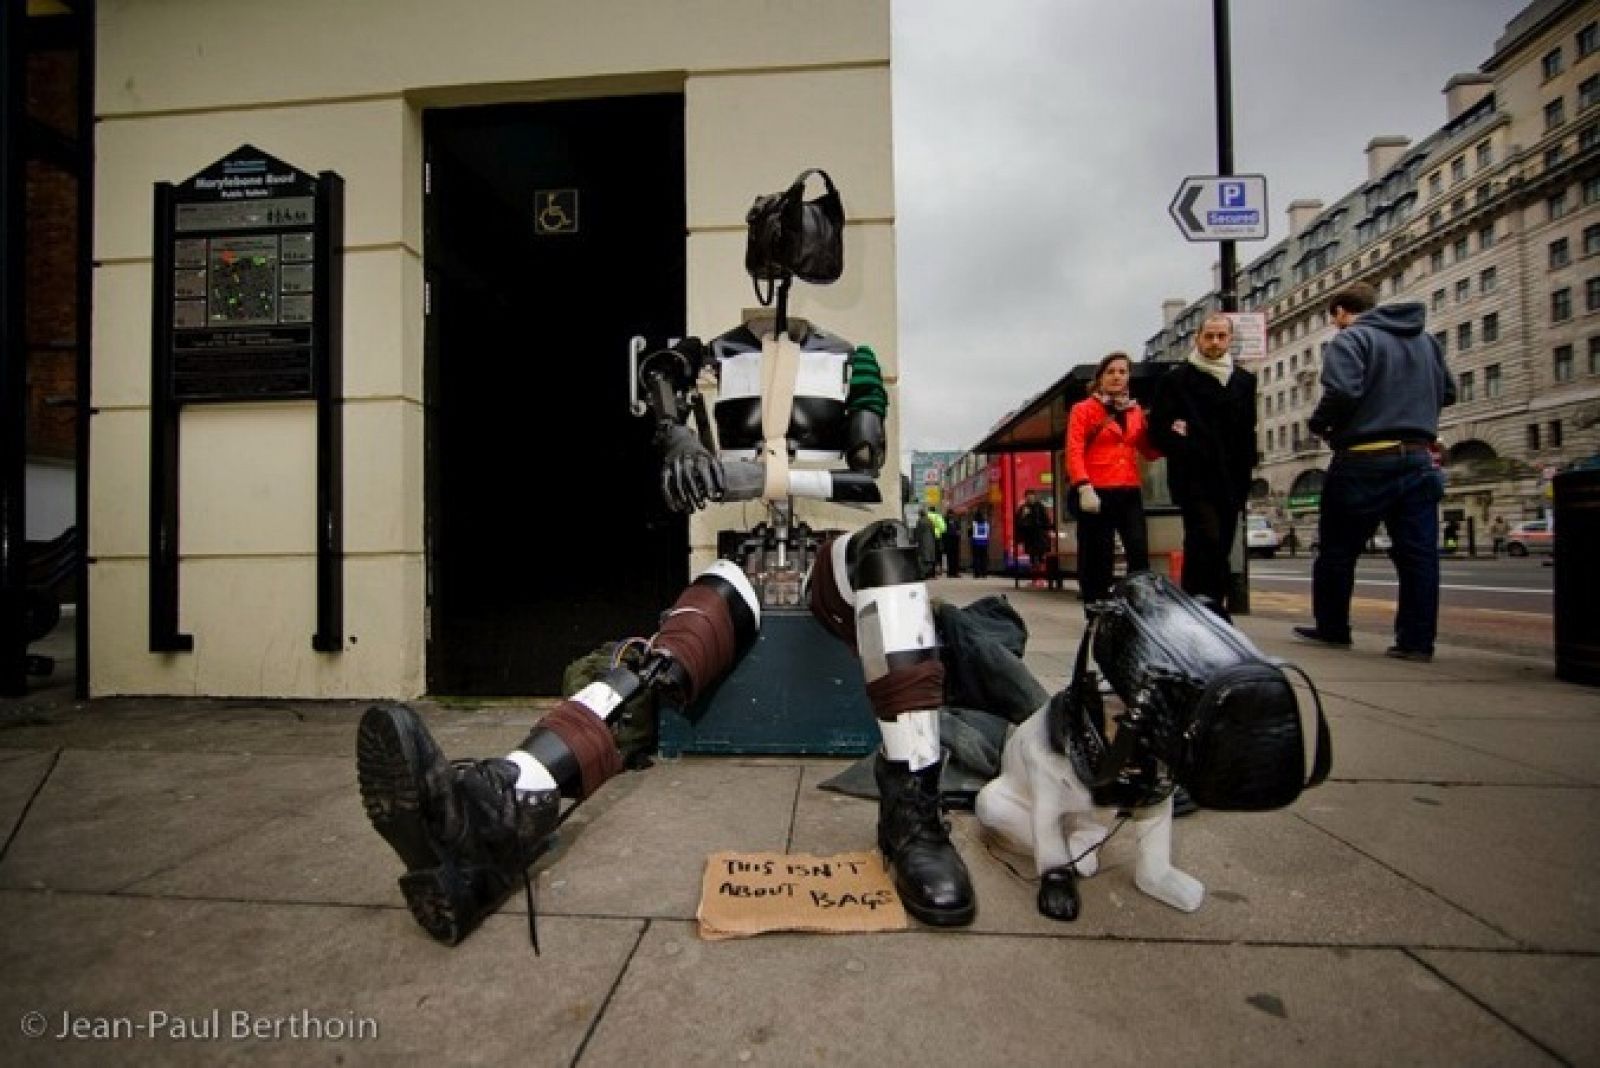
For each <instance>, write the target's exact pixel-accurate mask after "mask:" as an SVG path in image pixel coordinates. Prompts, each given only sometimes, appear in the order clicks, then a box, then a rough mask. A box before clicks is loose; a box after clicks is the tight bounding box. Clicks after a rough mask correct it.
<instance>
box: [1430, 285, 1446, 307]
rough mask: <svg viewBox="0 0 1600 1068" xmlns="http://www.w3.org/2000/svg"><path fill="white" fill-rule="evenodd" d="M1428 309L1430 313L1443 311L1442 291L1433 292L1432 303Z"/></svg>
mask: <svg viewBox="0 0 1600 1068" xmlns="http://www.w3.org/2000/svg"><path fill="white" fill-rule="evenodd" d="M1429 308H1430V310H1432V311H1444V290H1442V289H1435V290H1434V291H1433V303H1432V304H1430V305H1429Z"/></svg>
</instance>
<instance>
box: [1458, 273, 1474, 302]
mask: <svg viewBox="0 0 1600 1068" xmlns="http://www.w3.org/2000/svg"><path fill="white" fill-rule="evenodd" d="M1470 296H1472V280H1471V279H1470V278H1463V279H1460V280H1459V281H1457V282H1456V303H1457V304H1465V303H1466V301H1467V298H1468V297H1470Z"/></svg>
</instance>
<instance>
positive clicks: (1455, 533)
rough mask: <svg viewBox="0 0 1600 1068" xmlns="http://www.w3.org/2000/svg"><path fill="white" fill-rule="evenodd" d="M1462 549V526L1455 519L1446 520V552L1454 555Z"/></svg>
mask: <svg viewBox="0 0 1600 1068" xmlns="http://www.w3.org/2000/svg"><path fill="white" fill-rule="evenodd" d="M1459 548H1461V526H1460V524H1458V523H1457V522H1456V521H1455V520H1454V519H1450V520H1446V521H1445V524H1444V551H1445V552H1447V553H1454V552H1455V551H1456V550H1457V549H1459Z"/></svg>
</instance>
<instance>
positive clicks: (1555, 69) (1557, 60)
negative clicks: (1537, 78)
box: [1539, 48, 1566, 81]
mask: <svg viewBox="0 0 1600 1068" xmlns="http://www.w3.org/2000/svg"><path fill="white" fill-rule="evenodd" d="M1539 66H1540V67H1541V68H1542V69H1543V70H1544V80H1545V81H1549V80H1550V79H1551V78H1554V77H1555V76H1556V75H1557V74H1560V73H1561V72H1562V70H1564V69H1565V67H1566V64H1564V63H1562V62H1561V49H1560V48H1552V49H1551V50H1550V51H1548V52H1546V53H1545V54H1544V59H1542V60H1541V61H1540V63H1539Z"/></svg>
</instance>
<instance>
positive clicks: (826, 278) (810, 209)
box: [744, 167, 844, 304]
mask: <svg viewBox="0 0 1600 1068" xmlns="http://www.w3.org/2000/svg"><path fill="white" fill-rule="evenodd" d="M813 174H815V175H817V176H818V177H820V178H821V179H822V183H823V185H825V186H826V187H827V192H825V193H823V194H822V195H821V196H820V197H817V198H816V199H815V200H807V199H806V181H807V179H809V178H810V177H811V176H812V175H813ZM745 228H746V241H745V250H744V267H745V270H746V271H748V272H749V274H750V277H751V278H752V279H753V280H754V282H755V286H756V298H757V299H758V300H760V301H761V303H762V304H770V303H772V292H773V287H774V285H775V284H776V283H778V282H782V281H787V280H788V279H790V278H798V279H800V280H801V281H802V282H812V283H814V284H817V285H827V284H828V283H830V282H837V281H838V280H839V276H840V275H842V274H843V273H844V202H843V201H842V200H841V199H840V198H839V191H838V190H837V189H836V188H834V185H833V179H832V178H830V177H828V172H827V171H824V170H821V169H818V168H815V167H813V168H811V169H810V170H805V171H801V172H800V176H799V177H798V178H796V179H795V180H794V183H793V184H792V185H790V186H789V188H788V189H785V190H784V191H783V192H781V193H766V194H763V195H762V196H758V197H756V199H755V203H754V204H752V205H751V206H750V210H749V212H747V213H746V215H745ZM762 282H766V283H767V291H766V293H765V295H763V294H762V291H761V283H762Z"/></svg>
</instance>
